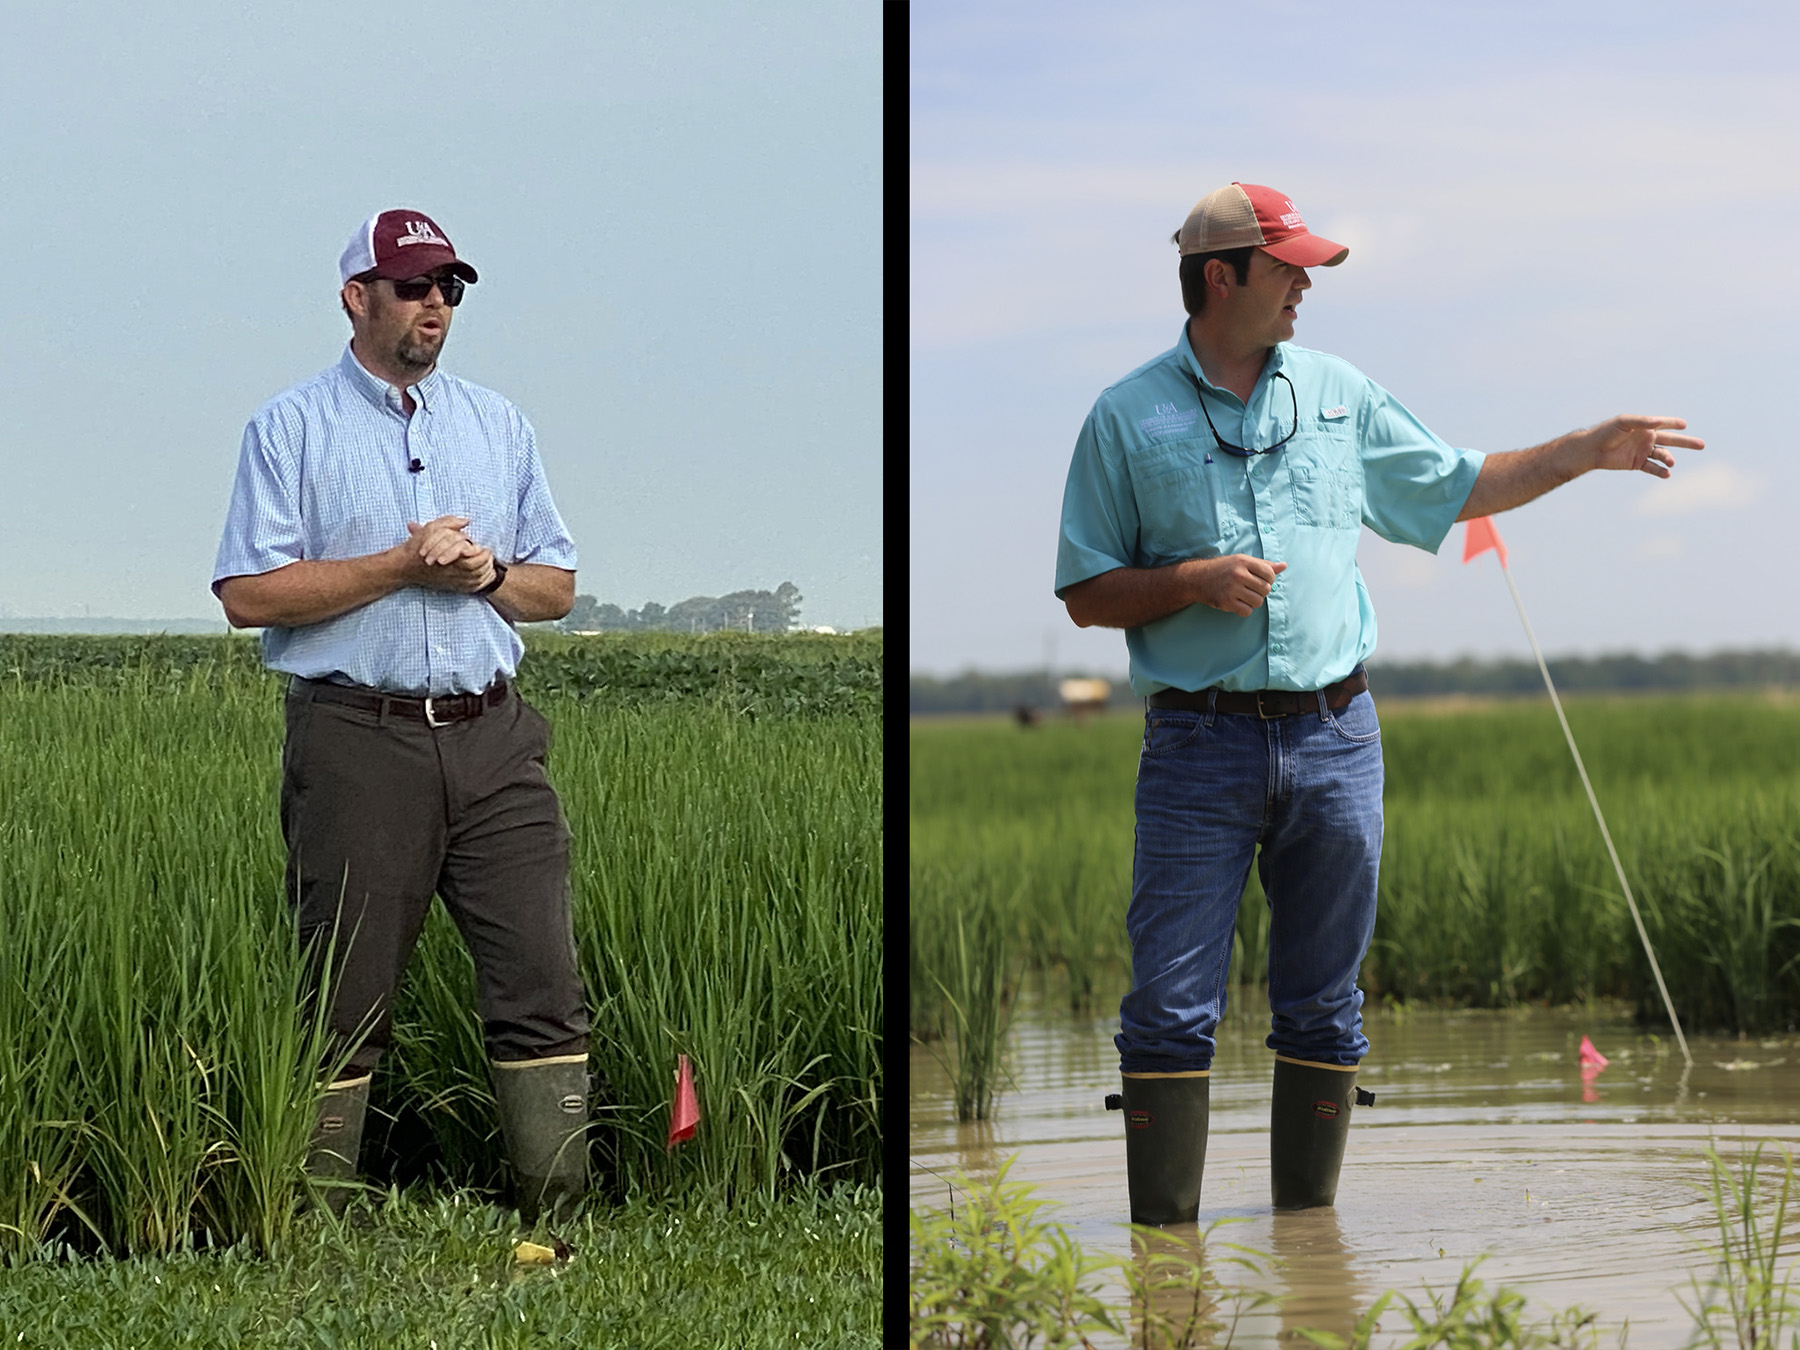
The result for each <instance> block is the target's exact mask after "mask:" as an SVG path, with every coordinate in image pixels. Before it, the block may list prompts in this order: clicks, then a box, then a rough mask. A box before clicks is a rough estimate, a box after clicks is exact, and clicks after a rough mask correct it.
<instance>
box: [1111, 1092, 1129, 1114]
mask: <svg viewBox="0 0 1800 1350" xmlns="http://www.w3.org/2000/svg"><path fill="white" fill-rule="evenodd" d="M1106 1109H1107V1110H1108V1111H1123V1110H1124V1109H1125V1098H1124V1097H1123V1096H1122V1095H1121V1094H1120V1093H1117V1092H1109V1093H1107V1094H1106Z"/></svg>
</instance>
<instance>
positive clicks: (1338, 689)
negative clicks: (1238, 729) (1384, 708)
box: [1148, 666, 1369, 718]
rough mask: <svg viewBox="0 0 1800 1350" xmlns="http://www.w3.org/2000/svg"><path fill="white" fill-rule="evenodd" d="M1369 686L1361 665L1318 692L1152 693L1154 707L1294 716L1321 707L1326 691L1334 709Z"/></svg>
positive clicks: (1179, 690)
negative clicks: (1322, 695) (1321, 695)
mask: <svg viewBox="0 0 1800 1350" xmlns="http://www.w3.org/2000/svg"><path fill="white" fill-rule="evenodd" d="M1368 687H1369V676H1368V674H1367V673H1366V672H1365V671H1364V670H1363V668H1362V667H1361V666H1358V667H1357V668H1356V669H1355V670H1353V671H1351V672H1350V673H1349V674H1348V675H1346V676H1345V677H1344V678H1343V679H1341V680H1339V681H1338V682H1337V683H1336V684H1328V685H1326V686H1325V687H1324V688H1323V689H1321V690H1319V691H1317V692H1314V691H1313V690H1310V689H1299V690H1296V689H1258V690H1255V691H1253V692H1247V691H1243V690H1231V689H1196V690H1193V691H1191V692H1190V691H1189V690H1186V689H1158V690H1157V691H1156V692H1155V693H1154V694H1152V695H1150V697H1149V699H1148V702H1149V704H1150V706H1151V707H1152V708H1184V709H1187V710H1188V711H1189V712H1205V711H1206V709H1207V705H1208V704H1209V703H1210V704H1211V705H1212V707H1214V708H1215V709H1217V710H1218V711H1219V712H1222V713H1236V714H1237V715H1239V716H1241V717H1262V718H1270V717H1292V716H1293V715H1294V714H1295V713H1307V712H1310V713H1316V712H1318V711H1319V694H1321V693H1322V694H1324V695H1325V706H1326V707H1327V708H1331V709H1333V710H1334V711H1335V710H1336V709H1338V708H1343V707H1347V706H1348V705H1349V703H1350V700H1351V699H1353V698H1355V697H1356V696H1357V695H1358V694H1360V693H1362V692H1363V690H1365V689H1367V688H1368Z"/></svg>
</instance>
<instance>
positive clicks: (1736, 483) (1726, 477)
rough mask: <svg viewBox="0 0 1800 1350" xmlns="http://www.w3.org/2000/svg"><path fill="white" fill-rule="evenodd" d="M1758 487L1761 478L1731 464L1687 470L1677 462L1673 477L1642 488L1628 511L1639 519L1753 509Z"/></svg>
mask: <svg viewBox="0 0 1800 1350" xmlns="http://www.w3.org/2000/svg"><path fill="white" fill-rule="evenodd" d="M1761 487H1762V479H1761V478H1759V477H1758V476H1757V475H1756V474H1753V473H1749V472H1746V471H1745V470H1743V469H1740V468H1738V467H1737V466H1736V465H1735V464H1730V463H1712V464H1694V465H1691V466H1690V465H1689V464H1686V463H1682V462H1677V464H1676V466H1675V472H1674V474H1673V475H1672V476H1671V477H1670V478H1668V479H1667V480H1666V481H1664V482H1660V483H1652V484H1650V485H1649V486H1648V487H1646V488H1645V489H1644V490H1643V492H1642V493H1640V494H1639V495H1638V498H1637V500H1636V502H1634V503H1633V504H1632V510H1633V511H1634V512H1635V513H1636V514H1638V515H1640V516H1685V515H1688V514H1690V513H1692V512H1695V511H1722V510H1733V509H1736V508H1738V507H1745V506H1750V505H1753V504H1754V503H1755V502H1756V500H1757V491H1758V489H1760V488H1761ZM1671 556H1672V555H1671Z"/></svg>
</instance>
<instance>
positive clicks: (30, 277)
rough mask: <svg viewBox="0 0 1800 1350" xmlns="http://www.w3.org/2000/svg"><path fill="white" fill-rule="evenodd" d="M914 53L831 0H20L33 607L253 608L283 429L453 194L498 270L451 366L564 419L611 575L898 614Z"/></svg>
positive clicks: (585, 523)
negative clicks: (391, 260)
mask: <svg viewBox="0 0 1800 1350" xmlns="http://www.w3.org/2000/svg"><path fill="white" fill-rule="evenodd" d="M402 14H404V16H405V17H404V19H402V20H401V21H396V16H399V15H402ZM880 63H881V43H880V13H879V11H878V9H877V8H876V7H875V6H871V5H843V4H837V3H831V2H830V0H814V2H811V3H796V2H794V0H787V2H786V3H772V4H766V5H757V6H754V7H736V6H724V5H716V4H715V5H699V4H692V3H686V4H683V3H667V4H664V3H659V4H654V5H650V4H637V5H623V4H601V3H588V2H586V0H583V2H579V3H578V2H576V0H569V2H567V3H548V2H546V0H520V2H519V3H514V4H508V5H489V4H475V3H469V2H468V0H439V3H434V4H432V5H430V6H429V7H428V8H426V9H424V10H417V9H408V10H404V11H394V14H393V15H388V14H387V11H384V10H379V9H371V8H370V7H368V6H367V5H361V4H348V3H341V2H330V3H309V4H307V5H300V6H244V5H239V4H229V5H228V4H224V3H219V0H189V2H187V3H183V4H181V5H173V4H162V5H127V4H124V3H120V2H119V0H112V2H110V3H94V2H91V0H90V2H88V3H83V2H82V0H73V2H72V3H68V4H63V5H56V6H51V5H32V6H11V7H9V8H8V10H7V15H6V19H5V21H4V24H3V25H0V128H4V130H3V131H0V189H3V191H4V196H5V201H6V207H5V211H4V212H3V213H0V242H3V243H4V246H5V256H6V258H7V261H8V264H9V267H8V272H9V276H8V283H9V284H8V287H7V292H8V293H7V297H6V302H5V304H4V305H0V403H3V404H4V406H5V407H6V410H7V416H6V425H5V429H4V431H3V432H0V447H3V450H0V464H3V474H0V482H3V483H4V485H5V491H4V492H0V541H3V542H0V561H3V562H4V566H3V567H0V578H3V579H0V618H3V617H5V616H8V615H10V616H33V615H52V614H81V613H83V612H86V613H91V614H96V615H100V614H106V615H118V616H124V617H187V616H217V615H218V610H217V606H216V603H215V602H214V601H213V599H212V597H211V595H210V593H209V592H208V589H207V583H208V581H209V580H210V578H211V568H212V562H213V555H214V551H215V549H216V548H217V546H218V540H219V530H220V526H221V524H222V522H223V520H224V512H225V504H226V499H227V496H228V493H229V490H230V486H231V477H232V470H233V466H234V464H235V462H236V457H237V451H238V444H239V439H240V437H241V435H242V431H243V426H244V423H245V421H246V420H247V419H248V418H249V416H250V414H251V413H252V412H253V411H254V410H255V409H256V407H257V406H258V405H259V404H261V403H262V402H263V401H264V400H266V399H267V398H269V397H270V396H271V395H273V394H275V393H276V392H277V391H279V390H281V389H283V388H285V387H287V386H289V385H291V384H294V383H297V382H298V381H300V380H301V379H303V378H305V377H307V376H309V375H311V374H313V373H314V372H316V371H318V370H320V369H322V368H323V367H325V366H327V365H329V364H331V363H332V362H333V361H335V360H336V359H337V357H338V354H339V353H340V352H341V350H342V347H343V344H344V342H345V341H346V339H347V337H348V325H347V324H346V323H345V321H344V319H343V317H342V315H341V314H340V313H339V311H338V303H337V295H336V292H337V286H338V279H337V271H336V264H337V257H338V253H339V251H340V250H341V249H342V248H343V246H344V242H345V240H346V239H347V238H348V237H349V235H350V232H351V230H352V229H354V228H355V227H356V226H357V225H358V224H359V223H360V222H361V221H362V220H363V219H364V218H366V217H367V216H368V215H370V214H371V213H372V212H374V211H376V210H380V209H383V208H385V207H389V206H414V207H417V208H419V209H421V210H424V211H426V212H428V213H429V214H430V215H432V216H433V217H434V218H435V219H436V220H437V222H438V223H439V225H441V226H442V227H443V228H444V230H445V231H446V232H447V233H448V234H449V236H450V238H451V239H452V240H453V241H454V243H455V244H456V246H457V249H458V251H459V252H460V253H462V254H463V255H464V256H466V257H467V258H469V259H470V260H471V261H472V262H474V263H475V265H476V266H477V267H478V268H479V269H480V272H481V284H480V285H479V286H477V287H475V288H473V289H472V290H471V291H470V292H469V297H468V299H467V301H466V302H465V303H464V305H463V307H462V309H461V310H460V311H459V313H458V316H457V322H456V326H455V329H454V331H453V332H452V334H451V337H450V341H449V344H448V346H447V347H446V349H445V355H444V361H443V364H444V367H445V368H446V369H448V370H451V371H453V372H455V373H457V374H459V375H462V376H464V377H466V378H469V379H472V380H475V381H476V382H477V383H480V384H485V385H488V386H489V387H491V388H494V389H497V390H499V391H500V392H502V393H504V394H505V395H507V396H508V397H509V398H511V399H512V400H513V401H514V402H516V403H517V404H519V406H520V407H521V408H522V409H523V410H524V411H525V413H526V415H527V416H528V417H530V418H531V419H532V421H533V423H534V424H535V426H536V427H537V431H538V440H539V445H540V447H541V449H542V454H543V458H544V462H545V465H546V469H547V472H548V476H549V480H550V485H551V489H552V491H553V493H554V495H555V498H556V501H557V505H558V507H559V508H560V509H561V511H562V513H563V516H564V518H565V519H566V520H567V521H568V523H569V526H570V529H571V532H572V533H573V535H574V536H575V540H576V544H577V546H578V548H579V550H580V554H581V570H580V574H579V577H578V582H577V584H578V587H579V589H580V590H582V591H584V592H589V593H594V594H598V595H599V596H600V597H601V598H602V599H605V600H610V601H615V602H617V603H620V604H622V605H625V606H627V607H635V606H637V605H641V604H642V603H643V602H644V601H645V600H648V599H654V600H657V601H659V602H661V603H663V604H669V603H672V602H674V601H676V600H680V599H682V598H684V597H686V596H690V595H696V594H705V595H717V594H720V593H722V592H723V591H726V590H731V589H737V588H741V587H766V588H773V587H774V586H776V585H778V584H779V583H780V582H782V581H785V580H792V581H793V582H794V583H795V584H796V585H798V586H799V588H800V590H801V592H802V594H803V595H804V596H805V597H806V599H805V603H804V605H803V607H802V618H803V620H804V621H806V622H808V623H828V624H835V625H838V626H847V625H861V624H868V623H877V622H879V621H880V618H881V556H882V528H881V520H882V493H881V450H882V431H881V424H882V401H881V358H882V350H881V331H880V325H881V304H880V291H881V266H880V250H881V240H882V222H881V217H880V202H881V186H880V169H881V157H880V137H881V92H882V91H881V78H880V70H881V64H880Z"/></svg>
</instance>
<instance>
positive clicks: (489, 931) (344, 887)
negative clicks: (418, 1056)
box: [281, 679, 589, 1078]
mask: <svg viewBox="0 0 1800 1350" xmlns="http://www.w3.org/2000/svg"><path fill="white" fill-rule="evenodd" d="M320 688H321V686H319V685H316V684H314V683H313V682H311V681H308V680H298V679H296V680H294V681H292V682H291V684H290V686H289V689H288V695H287V742H286V744H285V746H284V747H283V750H282V763H281V829H282V834H283V835H284V836H285V838H286V840H287V847H288V869H287V890H288V901H289V903H290V904H291V905H292V906H293V909H294V914H295V921H296V923H297V925H298V928H299V933H300V938H301V940H302V942H305V943H311V944H314V945H313V950H314V952H315V954H320V953H322V950H323V944H324V941H325V940H327V939H329V938H330V937H331V935H332V933H333V930H334V925H335V927H336V933H337V937H336V955H335V958H334V961H333V966H334V968H335V970H336V977H335V979H334V981H333V988H332V999H331V1028H332V1030H333V1032H334V1033H335V1034H336V1035H337V1036H338V1037H340V1038H341V1039H342V1040H343V1041H345V1042H347V1041H348V1040H350V1039H352V1038H353V1037H355V1036H356V1034H357V1033H358V1031H359V1030H361V1029H362V1028H363V1027H364V1026H365V1025H367V1026H368V1027H369V1031H368V1034H367V1035H366V1036H365V1037H364V1038H363V1039H362V1041H361V1043H360V1044H359V1045H358V1046H357V1048H356V1050H355V1051H354V1053H353V1054H352V1056H351V1058H350V1062H349V1064H348V1065H346V1067H345V1068H344V1070H343V1073H342V1075H341V1076H342V1077H344V1078H352V1077H356V1076H359V1075H362V1074H366V1073H369V1072H370V1071H371V1070H373V1068H374V1067H375V1063H376V1061H377V1060H379V1059H380V1058H381V1052H382V1051H383V1050H384V1049H386V1048H387V1045H388V1039H389V1036H390V1034H391V1029H392V1027H391V1023H392V1005H393V998H394V991H395V989H396V988H397V987H398V985H399V983H400V976H401V972H402V971H404V970H405V969H406V962H407V959H408V958H409V957H410V956H411V955H412V950H413V946H414V944H415V943H416V942H417V941H418V938H419V930H420V928H421V927H422V926H423V925H424V922H425V914H426V911H427V909H428V908H429V906H430V904H431V897H432V895H433V894H434V893H435V894H437V895H439V896H441V897H442V899H443V901H444V907H445V909H447V910H448V911H449V914H450V917H451V919H452V920H454V921H455V923H456V926H457V928H458V930H459V931H460V932H461V933H462V938H463V941H464V942H465V943H467V944H468V948H469V953H470V955H471V956H473V957H474V959H475V976H476V988H477V1004H478V1007H479V1009H480V1013H481V1020H482V1027H483V1033H484V1036H485V1039H486V1042H487V1048H488V1054H489V1057H490V1058H492V1059H494V1060H496V1061H516V1060H528V1059H548V1058H551V1057H553V1056H559V1055H570V1054H584V1053H586V1050H587V1034H588V1029H589V1023H588V1013H587V1003H586V999H585V997H584V992H583V989H582V984H581V975H580V972H579V971H578V969H577V967H576V959H575V935H574V926H573V921H572V915H571V907H570V893H569V827H568V825H567V823H566V822H565V821H564V820H563V814H562V806H561V804H560V803H559V802H558V801H557V797H556V792H555V789H553V788H552V787H551V786H550V780H549V778H548V776H547V775H546V774H545V771H544V760H545V756H546V755H547V753H548V751H549V748H550V724H549V722H548V721H547V720H546V719H545V718H544V716H543V714H541V713H539V712H538V711H537V709H535V708H533V707H531V706H530V705H529V704H527V703H526V702H525V700H524V699H523V698H521V697H519V695H518V694H517V693H516V692H514V691H512V690H510V689H509V690H508V691H507V693H506V697H505V699H504V700H503V701H502V702H500V703H497V704H494V705H492V706H488V707H486V708H484V709H483V711H482V713H481V714H480V715H479V716H476V717H472V718H468V719H467V720H465V721H459V722H454V723H451V724H450V725H448V726H441V727H432V726H429V725H427V724H426V723H425V722H423V721H414V720H410V719H408V718H405V717H403V716H401V715H399V714H398V713H396V712H395V711H394V710H393V707H392V705H391V704H390V705H388V706H387V707H385V708H383V709H381V710H376V709H363V708H357V707H350V706H347V705H345V704H342V703H335V702H328V701H326V700H325V699H323V698H320V697H317V696H316V695H317V693H318V691H319V690H320Z"/></svg>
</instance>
